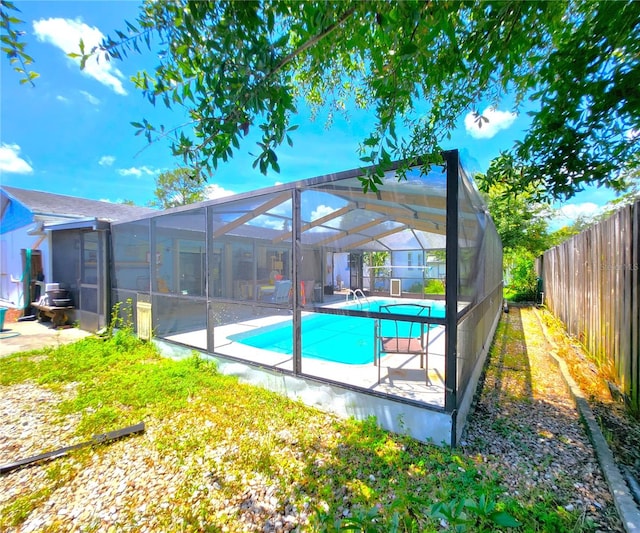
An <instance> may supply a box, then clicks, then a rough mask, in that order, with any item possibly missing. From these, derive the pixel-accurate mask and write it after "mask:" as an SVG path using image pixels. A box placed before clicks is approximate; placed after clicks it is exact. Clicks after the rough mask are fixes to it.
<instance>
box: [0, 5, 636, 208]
mask: <svg viewBox="0 0 640 533" xmlns="http://www.w3.org/2000/svg"><path fill="white" fill-rule="evenodd" d="M3 9H4V3H3ZM639 21H640V2H634V1H632V0H627V1H618V2H592V1H588V0H570V1H556V2H546V1H545V2H535V1H531V2H521V1H518V0H511V1H506V0H499V1H498V0H496V1H487V2H473V3H470V2H458V1H455V2H454V1H446V0H443V1H439V2H418V1H409V0H408V1H404V2H382V1H368V2H342V1H333V2H331V1H329V2H325V1H322V2H320V1H308V2H299V1H297V0H290V1H278V0H265V1H262V2H251V1H248V2H234V1H230V0H226V1H224V0H221V1H215V2H205V1H198V2H195V1H185V0H154V1H148V2H146V3H145V4H144V5H143V7H142V8H141V12H140V16H139V17H138V19H137V20H136V21H134V22H133V23H130V22H127V23H126V29H125V30H124V31H118V32H116V33H115V34H114V36H113V37H112V38H107V39H106V40H105V41H104V42H103V44H102V46H101V48H100V50H97V51H88V50H81V53H80V55H81V56H82V60H83V61H86V59H87V58H88V57H89V56H90V55H91V54H92V53H98V54H99V55H100V56H101V57H103V58H106V59H108V60H112V59H123V58H124V57H125V56H126V55H127V54H128V53H131V52H139V51H140V49H141V47H144V46H147V47H149V48H151V49H153V50H154V51H159V52H160V54H159V64H158V66H157V67H156V69H155V70H154V71H153V72H151V73H149V72H140V73H138V74H137V75H136V76H135V78H134V81H135V83H136V85H137V86H138V87H139V88H140V89H141V90H142V91H143V92H144V94H145V95H146V97H147V98H148V99H149V100H150V101H151V102H152V103H154V104H155V103H156V102H157V101H160V102H163V103H164V104H165V105H167V106H169V107H172V106H179V107H185V108H186V109H187V110H188V116H189V119H190V120H189V122H188V123H187V124H182V125H168V126H163V125H155V124H151V123H150V122H148V121H147V120H145V119H142V120H140V121H138V122H136V123H134V125H135V126H136V127H137V131H138V133H142V134H144V135H146V137H147V139H148V140H149V141H153V140H155V139H157V138H158V137H165V136H168V137H170V138H171V139H172V149H173V151H174V153H175V154H176V155H180V156H182V157H183V158H184V160H185V163H186V164H187V166H191V167H195V168H202V169H205V170H212V169H215V168H216V165H217V164H218V163H219V162H220V161H226V160H227V159H228V158H230V157H232V156H233V155H234V153H235V151H236V150H237V149H238V148H239V145H240V141H241V138H242V137H243V136H245V135H246V134H247V132H248V131H249V130H250V129H254V128H257V129H258V130H259V132H260V136H261V139H260V141H259V143H258V152H257V156H256V160H255V162H254V165H255V166H258V167H259V168H260V170H261V171H262V172H267V171H268V170H269V169H274V170H276V171H278V170H279V164H278V158H277V155H276V150H277V148H278V147H279V146H280V145H281V144H282V143H284V142H288V143H291V142H292V141H291V136H290V134H291V132H292V130H293V129H294V128H295V126H292V117H293V115H294V114H295V112H296V110H297V107H298V106H299V105H300V102H301V101H302V100H306V102H308V103H309V104H310V105H311V106H312V107H313V108H315V109H317V108H318V107H319V106H322V105H325V104H326V105H329V106H330V107H331V109H332V112H335V111H338V112H340V111H344V112H346V110H348V109H349V108H351V107H352V106H358V107H367V108H370V109H371V110H372V111H373V112H374V113H375V117H376V125H375V127H374V129H373V131H371V132H365V133H364V134H363V142H362V147H361V148H362V154H361V159H362V162H363V163H365V164H373V165H377V168H378V170H377V172H374V173H373V174H372V175H370V176H368V177H366V178H364V179H363V186H364V187H365V189H368V188H372V189H375V187H376V185H377V184H379V183H380V176H381V174H382V171H383V170H384V167H385V166H386V164H387V163H388V162H390V161H391V160H392V159H407V160H408V162H409V163H412V162H414V161H415V159H416V158H417V157H418V156H426V159H429V160H433V159H434V158H435V157H437V156H438V154H439V152H440V143H441V142H442V141H443V140H444V139H445V138H447V137H448V136H449V135H450V133H451V132H452V131H453V130H454V129H455V128H456V126H457V125H458V124H459V120H460V118H461V117H462V116H463V115H464V114H465V113H467V112H469V111H477V109H479V108H480V107H481V106H482V107H484V106H485V105H486V104H487V103H491V104H494V105H498V104H499V103H501V102H504V101H505V96H506V95H509V99H510V101H511V99H512V100H513V102H514V104H513V108H514V110H515V111H518V110H522V108H523V103H524V102H528V101H532V103H533V106H534V108H535V107H536V106H537V110H534V111H533V112H532V113H533V122H532V126H531V128H530V129H529V131H528V133H527V135H526V137H525V139H524V141H523V142H522V143H519V144H517V145H516V146H514V148H513V150H512V151H511V152H510V153H508V154H505V156H504V157H503V158H502V159H501V160H500V161H499V163H505V162H506V167H501V166H500V164H496V165H494V172H493V173H490V174H489V176H488V178H489V179H490V180H491V181H492V182H501V183H504V184H505V185H507V186H508V187H509V188H510V189H511V190H520V189H521V188H522V187H523V185H524V184H527V185H535V186H536V191H537V192H538V193H550V194H551V195H554V196H556V197H569V196H571V195H573V194H574V193H575V192H576V191H578V190H580V189H581V188H582V187H583V186H584V185H585V184H587V183H595V184H598V185H606V186H611V187H614V188H618V189H619V188H620V187H622V185H623V183H622V179H621V175H622V173H623V172H625V171H628V170H630V169H633V168H637V167H640V155H639V152H640V149H639V143H640V135H639V134H638V129H639V127H640V93H639V92H638V90H637V87H638V85H639V81H640V23H639ZM477 120H478V122H479V123H480V124H482V123H483V121H484V120H485V118H484V117H482V116H480V115H479V114H478V115H477ZM399 131H404V132H408V133H407V134H406V135H399V133H398V132H399ZM510 160H511V161H515V163H516V166H517V167H521V168H522V172H520V173H519V174H515V173H513V172H510V171H509V170H510V169H509V161H510Z"/></svg>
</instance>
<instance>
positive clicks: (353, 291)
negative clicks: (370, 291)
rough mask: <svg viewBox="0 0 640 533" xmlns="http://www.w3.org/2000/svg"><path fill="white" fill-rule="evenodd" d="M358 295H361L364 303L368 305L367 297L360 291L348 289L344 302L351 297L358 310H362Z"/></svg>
mask: <svg viewBox="0 0 640 533" xmlns="http://www.w3.org/2000/svg"><path fill="white" fill-rule="evenodd" d="M358 293H360V294H361V295H362V298H363V299H364V301H365V302H367V303H369V298H367V295H366V294H365V293H364V292H363V291H362V289H355V290H354V289H349V292H348V293H347V296H346V300H345V301H347V302H348V301H349V296H353V300H354V301H355V302H357V303H358V305H359V306H360V310H362V301H361V300H360V297H359V296H358Z"/></svg>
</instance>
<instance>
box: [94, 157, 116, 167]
mask: <svg viewBox="0 0 640 533" xmlns="http://www.w3.org/2000/svg"><path fill="white" fill-rule="evenodd" d="M115 160H116V158H115V157H114V156H112V155H103V156H102V157H101V158H100V161H98V165H100V166H102V167H110V166H111V165H113V163H114V161H115Z"/></svg>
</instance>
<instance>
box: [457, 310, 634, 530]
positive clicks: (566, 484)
mask: <svg viewBox="0 0 640 533" xmlns="http://www.w3.org/2000/svg"><path fill="white" fill-rule="evenodd" d="M502 328H504V329H503V330H499V331H498V335H497V336H496V339H495V343H496V347H497V349H495V350H494V353H493V355H492V357H491V358H490V359H489V361H488V362H487V365H486V367H485V368H486V369H485V375H484V383H483V386H482V389H481V392H480V394H479V398H478V400H477V404H476V408H475V412H474V414H473V416H472V417H471V420H470V421H469V424H468V426H467V430H466V436H465V440H464V443H463V448H464V449H465V451H466V452H467V453H469V454H478V455H479V456H481V457H482V458H483V461H484V462H485V463H487V464H488V465H493V466H495V468H497V469H498V470H499V471H500V472H501V473H502V474H503V475H504V478H505V480H506V483H507V484H508V489H509V491H510V492H513V493H517V494H521V495H524V494H530V495H531V497H537V498H538V499H539V500H540V501H541V502H545V503H547V504H548V505H549V506H550V509H554V508H558V507H560V508H564V509H566V510H568V511H573V510H574V509H579V510H581V511H582V514H583V517H584V528H585V530H592V528H595V529H596V530H597V531H624V528H623V526H622V524H621V522H620V520H619V518H618V516H617V512H616V510H615V507H614V504H613V499H612V496H611V493H610V491H609V487H608V485H607V483H606V481H605V479H604V477H603V474H602V471H601V469H600V465H599V463H598V460H597V457H596V455H595V452H594V450H593V447H592V446H591V443H590V442H589V438H588V436H587V434H586V432H585V429H584V426H583V425H582V423H581V422H580V418H579V414H578V412H577V410H576V407H575V405H574V403H573V400H572V398H571V396H570V393H569V391H568V389H567V387H566V385H565V383H564V381H563V379H562V376H561V373H560V371H559V369H558V368H557V367H556V365H554V364H553V363H552V362H551V358H550V355H549V351H550V349H551V347H550V346H549V345H548V343H547V341H546V340H545V338H544V335H543V332H542V329H541V327H540V324H539V322H538V319H537V318H536V316H535V313H534V311H533V310H532V309H520V308H517V307H515V308H511V311H510V313H509V314H506V315H504V316H503V321H502Z"/></svg>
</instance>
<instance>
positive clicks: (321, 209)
mask: <svg viewBox="0 0 640 533" xmlns="http://www.w3.org/2000/svg"><path fill="white" fill-rule="evenodd" d="M334 211H336V208H335V207H329V206H328V205H324V204H321V205H319V206H318V207H316V208H315V209H314V210H313V211H311V220H312V221H313V220H317V219H319V218H322V217H324V216H326V215H328V214H330V213H333V212H334Z"/></svg>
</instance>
